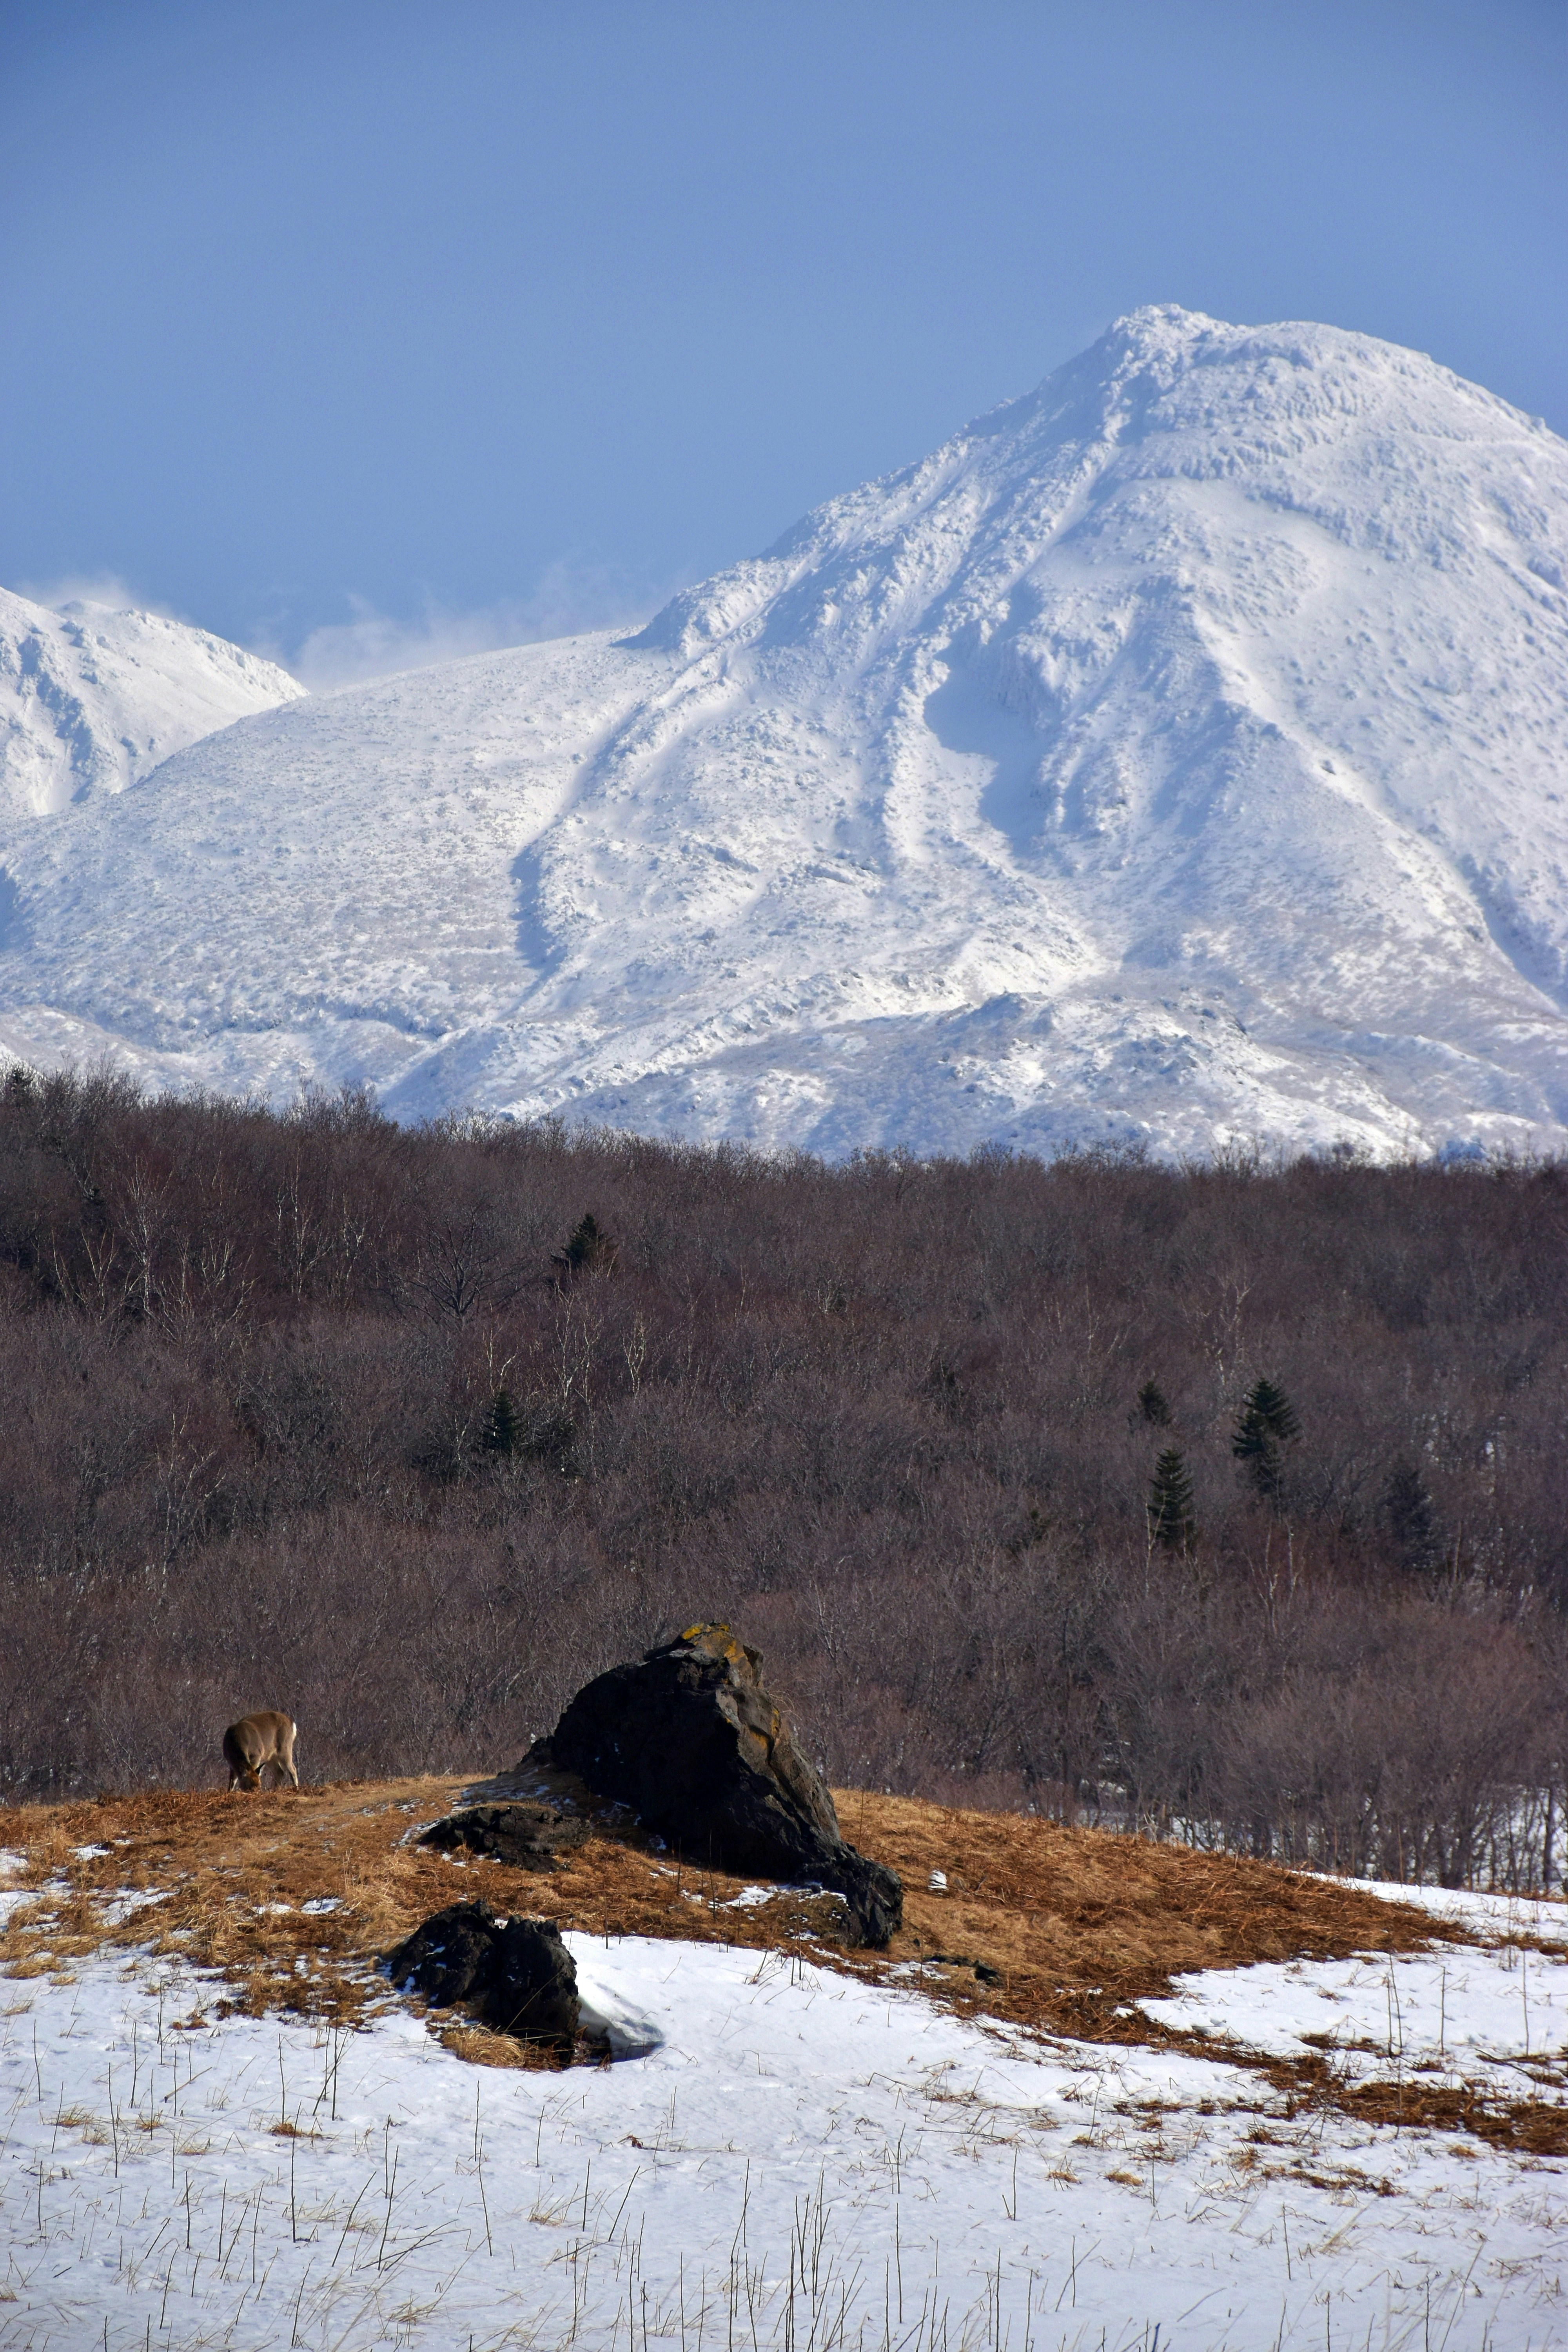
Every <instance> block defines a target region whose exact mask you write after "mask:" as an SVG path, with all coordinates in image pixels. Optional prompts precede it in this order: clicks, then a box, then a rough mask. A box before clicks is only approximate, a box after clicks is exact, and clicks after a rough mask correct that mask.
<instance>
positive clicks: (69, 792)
mask: <svg viewBox="0 0 1568 2352" xmlns="http://www.w3.org/2000/svg"><path fill="white" fill-rule="evenodd" d="M304 690H305V689H304V688H303V687H301V686H300V684H299V683H298V682H297V680H295V679H294V678H291V677H289V673H288V671H287V670H283V669H279V668H278V667H277V666H276V665H275V664H274V663H272V662H268V661H262V660H261V659H260V658H259V656H257V655H256V654H247V653H246V652H244V651H242V649H241V648H240V647H239V646H231V645H229V644H227V643H226V640H225V639H224V638H222V637H215V636H210V635H208V634H207V632H206V630H205V629H192V628H187V627H186V626H185V625H184V623H182V622H179V621H171V620H167V619H165V618H164V617H163V614H157V613H136V612H121V611H119V610H117V609H115V608H113V607H111V606H110V605H107V604H89V603H86V602H75V603H71V604H64V605H62V606H60V608H59V609H58V611H52V610H51V609H50V608H49V607H48V606H47V605H44V604H30V603H29V602H28V601H27V599H26V597H25V596H13V595H10V594H9V593H7V592H6V591H5V589H0V807H4V806H5V804H6V803H9V804H10V806H11V807H12V809H13V810H16V811H22V812H26V813H29V814H49V813H52V812H53V811H56V810H58V809H62V808H64V807H65V806H66V805H67V803H68V802H70V801H73V800H78V799H79V798H80V797H81V796H82V794H83V793H89V792H94V791H98V792H110V793H118V792H123V790H124V789H125V787H126V785H127V784H133V783H139V782H141V780H142V777H143V776H145V775H148V774H150V773H151V772H152V771H153V769H154V768H155V767H157V765H158V764H159V762H160V761H163V760H166V759H167V758H168V757H169V755H170V753H171V752H174V751H184V748H185V746H186V745H187V744H188V743H194V742H195V741H196V740H198V738H199V737H201V736H203V735H210V734H211V733H212V732H213V730H214V729H215V728H218V727H226V726H228V725H229V724H230V722H231V721H232V720H234V719H246V718H248V717H249V716H250V714H251V712H252V711H256V710H269V709H271V708H272V706H273V704H274V703H279V702H289V701H292V700H293V699H295V698H297V697H298V696H300V695H302V694H303V693H304Z"/></svg>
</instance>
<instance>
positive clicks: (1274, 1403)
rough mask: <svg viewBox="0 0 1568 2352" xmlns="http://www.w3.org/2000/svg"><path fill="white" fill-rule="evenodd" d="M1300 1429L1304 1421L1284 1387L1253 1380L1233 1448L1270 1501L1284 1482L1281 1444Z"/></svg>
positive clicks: (1235, 1433)
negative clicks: (1296, 1412) (1297, 1415)
mask: <svg viewBox="0 0 1568 2352" xmlns="http://www.w3.org/2000/svg"><path fill="white" fill-rule="evenodd" d="M1300 1430H1301V1424H1300V1422H1299V1421H1298V1420H1297V1418H1296V1415H1295V1413H1294V1412H1293V1411H1292V1410H1291V1406H1290V1400H1289V1397H1288V1396H1287V1395H1286V1393H1285V1391H1284V1390H1283V1389H1282V1388H1279V1387H1278V1386H1277V1385H1276V1384H1275V1382H1274V1381H1264V1380H1258V1381H1254V1382H1253V1384H1252V1386H1251V1388H1250V1389H1249V1390H1248V1391H1247V1397H1246V1401H1245V1402H1244V1403H1243V1405H1242V1409H1241V1418H1240V1420H1239V1421H1238V1422H1237V1424H1236V1429H1235V1432H1234V1433H1233V1434H1232V1437H1231V1441H1230V1450H1231V1452H1232V1453H1233V1454H1235V1455H1236V1458H1237V1461H1238V1462H1242V1463H1245V1465H1247V1475H1249V1477H1250V1478H1251V1480H1252V1483H1253V1485H1254V1486H1256V1487H1257V1489H1258V1493H1259V1494H1260V1495H1261V1496H1263V1497H1264V1498H1265V1500H1266V1501H1268V1502H1270V1503H1278V1502H1279V1497H1280V1493H1281V1489H1282V1486H1283V1481H1284V1459H1283V1456H1282V1454H1281V1453H1280V1448H1281V1446H1284V1445H1288V1444H1289V1442H1290V1440H1291V1439H1292V1438H1293V1437H1298V1436H1300Z"/></svg>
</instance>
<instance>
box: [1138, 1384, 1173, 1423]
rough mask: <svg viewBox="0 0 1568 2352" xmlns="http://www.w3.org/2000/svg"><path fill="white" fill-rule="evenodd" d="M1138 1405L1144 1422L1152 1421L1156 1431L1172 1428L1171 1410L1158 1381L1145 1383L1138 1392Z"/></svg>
mask: <svg viewBox="0 0 1568 2352" xmlns="http://www.w3.org/2000/svg"><path fill="white" fill-rule="evenodd" d="M1138 1403H1139V1408H1140V1410H1141V1411H1142V1415H1143V1418H1144V1420H1145V1421H1152V1423H1153V1424H1154V1426H1155V1428H1156V1429H1168V1428H1169V1427H1170V1425H1171V1408H1170V1406H1169V1404H1167V1402H1165V1391H1164V1390H1163V1388H1162V1387H1161V1386H1160V1383H1159V1381H1144V1383H1143V1385H1142V1388H1141V1389H1140V1390H1139V1391H1138Z"/></svg>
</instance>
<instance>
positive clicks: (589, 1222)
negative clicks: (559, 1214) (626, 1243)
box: [554, 1210, 620, 1274]
mask: <svg viewBox="0 0 1568 2352" xmlns="http://www.w3.org/2000/svg"><path fill="white" fill-rule="evenodd" d="M619 1255H620V1247H619V1244H617V1243H616V1242H613V1241H612V1240H611V1239H610V1236H609V1234H606V1233H605V1232H604V1231H603V1230H602V1228H601V1226H600V1224H599V1221H598V1219H597V1218H596V1217H595V1215H594V1213H593V1212H592V1211H591V1210H587V1211H584V1214H583V1215H582V1216H581V1217H580V1218H579V1219H578V1220H577V1225H576V1229H575V1231H574V1234H573V1235H572V1238H571V1240H570V1241H569V1242H568V1243H567V1244H566V1246H565V1248H564V1249H561V1250H557V1251H556V1253H555V1258H554V1263H555V1264H556V1265H558V1266H559V1267H560V1269H561V1271H562V1273H563V1274H614V1272H615V1270H616V1259H617V1258H618V1257H619Z"/></svg>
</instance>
